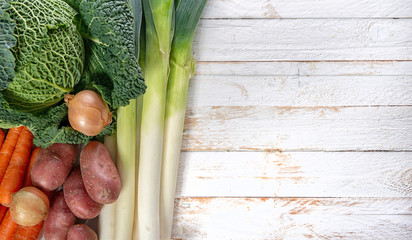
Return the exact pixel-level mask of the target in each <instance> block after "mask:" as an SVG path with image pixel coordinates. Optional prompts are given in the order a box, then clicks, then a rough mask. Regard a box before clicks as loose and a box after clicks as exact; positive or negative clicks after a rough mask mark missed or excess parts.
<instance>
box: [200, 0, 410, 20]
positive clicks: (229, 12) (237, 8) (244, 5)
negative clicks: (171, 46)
mask: <svg viewBox="0 0 412 240" xmlns="http://www.w3.org/2000/svg"><path fill="white" fill-rule="evenodd" d="M410 17H412V2H411V1H408V0H392V1H388V0H321V1H319V0H311V1H308V0H294V1H290V0H253V1H250V0H236V1H233V0H232V1H227V0H209V1H208V4H207V6H206V9H205V12H204V14H203V18H410Z"/></svg>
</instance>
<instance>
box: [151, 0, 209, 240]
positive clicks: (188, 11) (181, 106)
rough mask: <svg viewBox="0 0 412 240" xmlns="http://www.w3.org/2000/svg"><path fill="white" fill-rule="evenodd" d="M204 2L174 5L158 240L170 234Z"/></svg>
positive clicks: (183, 0) (195, 0) (196, 0)
mask: <svg viewBox="0 0 412 240" xmlns="http://www.w3.org/2000/svg"><path fill="white" fill-rule="evenodd" d="M205 4H206V0H180V1H176V2H175V7H176V23H175V34H174V38H173V43H172V51H171V56H170V75H169V80H168V85H167V103H166V115H165V130H164V140H163V159H162V168H161V185H160V212H159V214H160V239H161V240H169V239H170V238H171V233H172V223H173V207H174V196H175V189H176V180H177V173H178V166H179V158H180V148H181V143H182V133H183V127H184V119H185V112H186V101H187V92H188V87H189V79H190V78H192V77H193V75H194V68H195V60H194V59H193V57H192V43H193V38H194V35H195V31H196V27H197V25H198V23H199V20H200V15H201V14H202V12H203V9H204V7H205Z"/></svg>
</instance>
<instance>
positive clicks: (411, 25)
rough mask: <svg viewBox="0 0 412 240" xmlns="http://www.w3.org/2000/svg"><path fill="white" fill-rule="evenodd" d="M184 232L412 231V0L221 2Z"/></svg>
mask: <svg viewBox="0 0 412 240" xmlns="http://www.w3.org/2000/svg"><path fill="white" fill-rule="evenodd" d="M194 52H195V58H196V59H197V60H198V64H197V70H196V74H197V75H196V77H195V78H194V79H193V80H192V81H191V85H190V93H189V96H188V111H187V118H186V124H185V132H184V141H183V146H182V151H183V152H182V157H181V164H180V173H179V179H178V186H177V193H176V205H175V206H176V207H175V224H174V229H173V236H174V238H175V239H184V240H188V239H213V240H224V239H237V240H238V239H385V240H386V239H397V240H398V239H412V0H294V1H293V0H209V2H208V4H207V6H206V9H205V12H204V16H203V19H202V20H201V22H200V25H199V29H198V31H197V34H196V38H195V43H194Z"/></svg>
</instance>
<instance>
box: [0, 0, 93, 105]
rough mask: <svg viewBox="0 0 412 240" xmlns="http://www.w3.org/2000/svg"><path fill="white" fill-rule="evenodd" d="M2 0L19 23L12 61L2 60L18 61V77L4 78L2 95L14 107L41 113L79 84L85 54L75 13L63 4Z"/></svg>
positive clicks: (16, 70) (16, 69) (31, 0)
mask: <svg viewBox="0 0 412 240" xmlns="http://www.w3.org/2000/svg"><path fill="white" fill-rule="evenodd" d="M2 2H5V3H3V4H2V5H4V4H6V6H7V4H10V8H9V9H6V11H7V12H8V13H9V14H10V18H11V19H12V20H13V21H14V23H15V27H14V33H13V36H14V37H15V38H16V41H17V43H16V44H15V46H13V48H11V52H12V53H13V56H14V59H6V60H2V61H3V62H4V61H13V60H14V61H15V67H14V69H15V73H14V77H13V78H8V79H2V80H3V81H4V80H6V81H10V83H9V84H8V86H7V89H5V90H4V91H3V96H4V98H5V99H6V100H7V102H8V103H9V104H10V105H11V106H13V108H14V109H19V110H22V111H25V112H38V111H43V110H44V109H46V108H48V107H50V106H53V105H55V104H56V103H58V102H59V101H61V100H62V99H63V96H64V94H65V93H68V92H71V91H73V90H74V86H75V85H76V84H77V83H78V82H79V81H80V77H81V74H82V71H83V67H84V58H85V56H84V46H83V40H82V37H81V35H80V33H79V31H77V28H76V26H75V24H74V23H73V19H74V17H75V15H76V12H75V11H74V10H73V9H72V8H70V7H69V6H68V5H67V4H66V3H65V2H64V1H62V0H47V1H44V0H43V1H41V0H16V1H15V0H13V1H2ZM28 9H30V10H31V12H30V14H28V13H29V10H28ZM3 11H4V10H3ZM29 83H30V84H29Z"/></svg>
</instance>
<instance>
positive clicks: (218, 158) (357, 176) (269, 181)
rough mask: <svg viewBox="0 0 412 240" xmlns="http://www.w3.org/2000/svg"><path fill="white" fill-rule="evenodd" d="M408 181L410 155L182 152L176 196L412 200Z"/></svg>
mask: <svg viewBox="0 0 412 240" xmlns="http://www.w3.org/2000/svg"><path fill="white" fill-rule="evenodd" d="M411 182H412V153H411V152H254V151H253V152H183V153H182V157H181V162H180V168H179V177H178V184H177V192H176V196H177V197H199V196H202V197H210V196H214V197H245V196H246V197H247V196H252V197H274V196H277V197H411V198H412V184H411ZM411 200H412V199H411ZM410 205H411V207H412V201H411V203H410ZM411 210H412V209H411Z"/></svg>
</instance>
